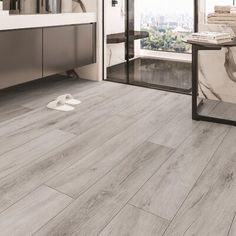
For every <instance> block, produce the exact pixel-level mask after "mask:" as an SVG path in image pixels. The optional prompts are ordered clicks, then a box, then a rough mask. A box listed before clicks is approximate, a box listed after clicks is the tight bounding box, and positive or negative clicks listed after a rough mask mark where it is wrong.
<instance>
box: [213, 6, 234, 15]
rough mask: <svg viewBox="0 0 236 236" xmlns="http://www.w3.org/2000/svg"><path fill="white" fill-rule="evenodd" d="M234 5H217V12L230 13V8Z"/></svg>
mask: <svg viewBox="0 0 236 236" xmlns="http://www.w3.org/2000/svg"><path fill="white" fill-rule="evenodd" d="M232 7H233V6H230V5H224V6H215V12H217V13H224V12H225V13H227V12H228V13H230V10H231V8H232Z"/></svg>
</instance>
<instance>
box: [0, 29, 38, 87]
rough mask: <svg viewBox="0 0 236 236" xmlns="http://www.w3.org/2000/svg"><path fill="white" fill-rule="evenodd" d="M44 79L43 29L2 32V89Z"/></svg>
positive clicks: (0, 85)
mask: <svg viewBox="0 0 236 236" xmlns="http://www.w3.org/2000/svg"><path fill="white" fill-rule="evenodd" d="M41 77H42V29H29V30H14V31H4V32H0V89H2V88H6V87H10V86H13V85H16V84H20V83H24V82H28V81H31V80H33V79H39V78H41Z"/></svg>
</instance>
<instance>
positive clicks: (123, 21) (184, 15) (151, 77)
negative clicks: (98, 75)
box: [105, 0, 193, 93]
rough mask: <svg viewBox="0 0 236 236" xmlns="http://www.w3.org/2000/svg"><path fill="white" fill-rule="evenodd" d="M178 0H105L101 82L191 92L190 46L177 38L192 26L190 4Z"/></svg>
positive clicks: (191, 3)
mask: <svg viewBox="0 0 236 236" xmlns="http://www.w3.org/2000/svg"><path fill="white" fill-rule="evenodd" d="M182 1H184V3H186V4H182V2H181V4H177V3H175V2H173V1H172V0H166V1H165V2H164V3H163V1H161V0H146V1H143V0H117V1H105V34H106V46H105V50H106V53H105V62H106V73H107V74H106V76H105V78H106V79H107V80H110V81H115V82H122V83H129V84H133V85H139V86H145V87H152V88H157V89H163V90H168V91H176V92H181V93H190V92H191V88H192V84H191V61H190V59H191V56H190V54H191V47H190V46H189V45H187V44H185V43H184V42H183V41H182V39H183V38H184V37H186V36H187V35H188V34H190V33H191V32H192V30H193V2H192V1H189V0H182ZM112 2H114V3H115V2H116V4H114V5H112ZM163 52H164V53H167V54H166V55H168V57H165V58H163V57H162V55H161V54H160V53H163ZM174 54H178V55H180V56H179V58H183V59H180V60H176V59H174V57H173V58H172V55H174ZM181 55H184V56H183V57H182V56H181ZM185 55H187V56H185ZM186 57H188V58H189V60H185V58H186Z"/></svg>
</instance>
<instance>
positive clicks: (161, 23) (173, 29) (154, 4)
mask: <svg viewBox="0 0 236 236" xmlns="http://www.w3.org/2000/svg"><path fill="white" fill-rule="evenodd" d="M182 1H184V2H185V1H186V3H187V2H188V4H186V5H184V6H185V8H182V7H181V6H182V4H181V6H180V5H178V4H176V3H173V4H172V6H173V7H172V8H170V7H169V6H170V5H169V2H170V0H169V1H166V2H167V3H168V4H166V3H163V2H162V1H159V0H155V1H153V0H147V2H146V3H145V4H144V3H141V2H140V4H141V8H140V9H142V10H141V29H142V30H144V31H148V32H149V35H150V36H149V38H146V39H143V40H141V48H142V49H147V50H154V51H171V52H178V53H191V46H190V45H188V44H186V43H184V42H183V41H182V39H183V38H185V37H186V36H187V35H188V34H190V33H191V32H192V31H193V14H191V13H192V12H193V10H192V9H193V6H192V3H190V2H191V1H189V0H182ZM158 2H159V4H158ZM171 2H173V1H171ZM147 3H148V4H147ZM181 3H182V2H181ZM165 4H166V5H165Z"/></svg>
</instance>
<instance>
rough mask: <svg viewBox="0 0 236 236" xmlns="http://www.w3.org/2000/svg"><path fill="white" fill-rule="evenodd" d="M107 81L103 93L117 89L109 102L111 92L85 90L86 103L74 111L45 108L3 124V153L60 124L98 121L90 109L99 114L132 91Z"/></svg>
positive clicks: (1, 138)
mask: <svg viewBox="0 0 236 236" xmlns="http://www.w3.org/2000/svg"><path fill="white" fill-rule="evenodd" d="M108 84H109V85H108V86H104V87H105V88H103V92H105V91H106V89H109V90H112V88H113V87H115V88H116V89H115V91H113V92H112V93H111V92H109V94H110V96H112V98H110V99H109V100H108V101H107V99H106V98H107V96H108V93H107V94H106V97H102V96H98V95H97V94H96V93H95V91H96V90H93V93H91V94H90V95H91V96H88V95H87V94H86V93H85V94H84V97H82V96H81V97H82V102H83V103H82V104H81V105H79V107H78V108H77V109H76V110H75V111H73V112H71V113H62V112H57V111H52V110H48V109H46V108H44V109H40V110H36V111H34V112H32V113H31V112H30V113H29V114H28V115H25V116H23V117H19V119H16V120H14V121H12V122H11V123H10V124H4V126H3V127H2V128H0V145H1V146H2V148H1V149H0V154H2V153H5V152H7V151H9V150H11V149H13V148H15V147H17V146H20V145H22V144H24V143H27V142H28V141H29V140H31V139H33V138H36V137H38V136H40V135H43V134H45V133H46V132H48V131H49V130H52V129H56V128H60V127H61V126H67V127H68V126H70V125H72V124H74V123H79V122H83V120H86V121H87V124H88V125H87V126H86V127H85V126H84V128H83V131H86V130H88V128H89V127H92V126H93V125H94V123H95V124H97V123H98V122H97V121H96V119H95V118H94V117H93V116H92V114H91V115H90V114H89V113H90V112H93V114H94V113H95V114H96V111H100V110H103V107H104V106H107V103H108V104H110V103H112V101H113V99H116V98H119V97H120V96H122V95H123V96H124V95H125V94H126V93H129V92H130V90H131V88H129V89H126V88H123V87H121V86H120V87H119V88H122V89H117V86H114V85H113V83H108ZM123 86H124V85H123ZM90 90H91V89H90ZM90 90H89V91H90ZM116 90H117V92H116ZM120 90H121V91H120ZM88 93H89V92H88ZM99 93H100V92H99ZM83 98H84V100H83ZM79 118H81V119H82V121H81V120H79ZM93 120H94V121H95V122H94V123H92V121H93ZM103 120H104V117H103ZM101 122H102V121H101ZM81 133H82V131H80V133H79V134H81Z"/></svg>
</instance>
